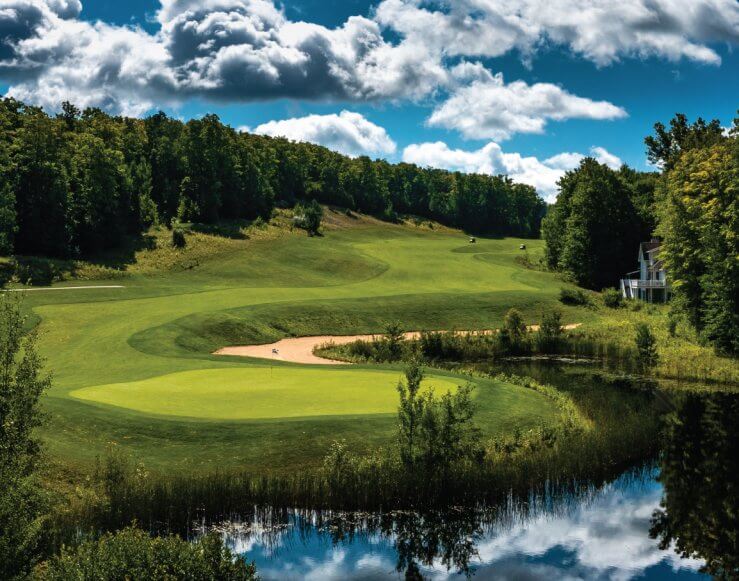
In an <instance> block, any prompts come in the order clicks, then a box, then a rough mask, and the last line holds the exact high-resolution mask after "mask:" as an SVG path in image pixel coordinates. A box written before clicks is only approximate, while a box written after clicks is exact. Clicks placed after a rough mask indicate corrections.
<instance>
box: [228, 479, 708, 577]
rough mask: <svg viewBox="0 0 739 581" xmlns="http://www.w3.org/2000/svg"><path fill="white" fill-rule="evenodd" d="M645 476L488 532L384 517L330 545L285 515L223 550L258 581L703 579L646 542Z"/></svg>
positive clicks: (309, 525)
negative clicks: (249, 567)
mask: <svg viewBox="0 0 739 581" xmlns="http://www.w3.org/2000/svg"><path fill="white" fill-rule="evenodd" d="M655 476H656V471H655V470H654V469H645V470H643V471H640V472H637V473H629V474H625V475H623V476H622V477H620V478H619V479H617V480H616V481H614V482H612V483H609V484H607V485H606V486H603V487H602V488H600V489H597V490H593V491H590V492H588V493H585V494H584V495H582V496H581V497H580V498H578V499H570V501H569V502H567V503H564V505H563V503H561V502H555V503H553V504H551V505H550V506H540V507H537V508H536V509H535V510H534V511H533V512H534V514H529V515H525V514H521V513H520V512H519V511H517V510H505V509H504V510H502V511H501V512H502V514H501V513H498V514H496V515H494V516H492V517H491V521H492V522H491V521H487V522H485V521H486V517H482V516H479V515H478V518H467V517H466V516H465V517H462V518H461V521H462V522H454V523H452V524H451V526H448V525H449V521H450V520H452V521H453V520H454V518H452V519H450V518H449V516H448V515H445V517H444V518H445V521H446V523H445V524H446V526H445V525H444V524H440V523H437V522H431V523H428V522H424V519H422V518H421V517H415V519H411V518H410V517H405V522H402V523H401V524H398V522H397V520H398V517H397V516H396V517H390V516H388V517H387V518H388V520H391V519H392V520H393V523H392V524H388V523H384V524H381V523H376V522H370V523H367V522H362V523H361V525H360V526H358V527H357V528H358V529H359V530H358V531H357V532H355V534H354V535H346V536H345V537H344V538H336V537H337V535H336V534H335V530H333V531H332V529H331V527H330V525H328V526H327V525H323V526H321V525H318V524H316V519H317V517H316V515H301V514H297V513H295V512H292V513H290V514H288V515H287V517H286V519H285V522H286V523H287V528H284V529H282V530H280V531H278V532H275V533H273V534H268V533H267V532H265V531H264V529H263V528H261V527H260V526H259V524H256V523H255V526H254V529H253V533H241V534H239V533H234V534H231V535H230V536H229V541H230V543H231V545H232V546H233V547H234V548H235V549H236V550H237V551H238V552H239V553H241V554H243V555H245V556H246V557H247V558H248V559H250V560H254V561H255V562H256V564H257V568H258V571H259V575H260V576H261V578H262V579H266V580H269V579H275V580H276V579H280V580H289V579H296V580H297V579H321V580H334V579H335V580H338V579H362V580H372V579H402V578H406V573H407V572H408V571H409V570H410V571H411V572H415V571H418V573H420V575H421V576H422V577H423V578H427V579H455V578H465V576H466V575H465V569H467V568H469V574H470V575H473V576H474V577H475V578H477V579H491V578H495V579H532V580H533V579H549V580H551V579H668V578H669V579H707V578H709V577H707V576H705V575H703V574H701V573H699V572H698V570H699V569H700V567H701V566H702V565H703V564H704V561H703V560H701V559H681V558H680V557H679V556H678V555H677V554H675V552H674V551H673V550H671V549H668V550H660V549H659V547H658V542H657V541H656V540H653V539H651V538H650V537H649V529H650V522H651V517H652V513H653V512H654V511H655V510H656V509H657V508H658V507H659V503H660V499H661V498H662V496H663V488H662V486H661V485H660V484H659V483H658V482H657V480H656V479H655ZM402 518H403V517H401V519H402ZM370 520H372V519H370ZM413 520H415V522H408V521H413ZM458 520H460V519H459V518H458ZM481 521H482V522H481ZM339 537H340V535H339ZM409 577H410V578H414V577H413V576H412V575H409ZM416 578H417V577H416Z"/></svg>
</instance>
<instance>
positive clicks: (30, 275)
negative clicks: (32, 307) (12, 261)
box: [15, 257, 62, 286]
mask: <svg viewBox="0 0 739 581" xmlns="http://www.w3.org/2000/svg"><path fill="white" fill-rule="evenodd" d="M15 275H16V278H17V279H18V281H20V282H21V283H23V284H30V285H31V286H49V285H50V284H51V283H52V282H54V281H56V280H61V277H62V273H61V270H60V268H59V267H58V266H57V265H56V264H55V263H54V261H52V260H49V259H46V258H36V257H24V258H19V259H18V264H17V265H16V271H15Z"/></svg>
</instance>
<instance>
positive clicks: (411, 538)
mask: <svg viewBox="0 0 739 581" xmlns="http://www.w3.org/2000/svg"><path fill="white" fill-rule="evenodd" d="M529 371H530V372H529V373H527V375H535V376H536V375H538V376H539V377H540V378H541V379H542V380H544V379H546V380H548V381H549V382H551V383H555V384H560V385H565V384H569V385H570V386H572V385H573V384H575V383H578V382H585V381H588V380H587V378H586V377H584V376H582V375H581V373H580V372H579V371H576V372H574V373H573V370H572V368H569V369H568V370H566V373H565V372H563V370H562V369H551V368H549V369H542V368H538V369H535V370H534V369H532V370H529ZM591 385H592V384H591ZM654 393H655V394H656V396H655V397H657V399H658V400H659V403H660V406H661V408H662V411H660V412H659V413H660V414H661V415H662V420H663V425H664V428H663V430H662V436H661V440H660V441H661V446H660V454H659V457H658V459H656V460H654V459H653V460H651V461H648V462H647V463H646V464H644V465H642V466H641V467H638V468H635V469H634V468H632V469H630V470H627V471H626V472H624V473H623V474H621V476H619V477H617V478H615V479H614V480H611V481H610V482H606V483H602V482H601V483H590V484H579V485H578V486H573V485H571V484H570V485H567V486H560V487H558V488H557V489H554V488H550V489H549V490H548V491H546V492H545V493H540V494H538V495H537V496H535V497H534V496H532V497H531V498H529V499H524V500H525V501H524V502H522V501H521V500H518V501H513V500H509V502H508V503H506V504H505V505H504V506H499V507H497V508H495V509H494V510H489V511H486V512H484V513H481V512H479V511H473V510H450V511H446V512H444V513H438V512H437V513H430V514H426V515H418V514H413V513H396V514H385V515H373V514H364V515H337V514H319V513H315V512H299V511H286V512H276V511H272V512H267V513H265V512H261V513H259V515H258V516H255V517H254V518H253V520H251V521H250V522H249V523H248V525H247V526H246V527H243V528H241V529H232V530H229V531H228V532H227V534H226V537H227V539H228V542H229V543H230V544H231V546H232V547H233V548H234V549H236V550H237V552H239V553H241V554H243V555H245V556H246V558H247V559H249V560H254V561H255V562H256V564H257V568H258V571H259V575H260V577H261V578H262V579H266V580H270V579H279V580H290V579H321V580H333V579H342V580H343V579H347V580H353V579H361V580H372V579H403V578H405V579H422V578H424V579H426V578H427V579H456V578H465V577H467V576H468V575H469V576H473V577H474V578H476V579H511V580H519V579H521V580H535V579H546V580H548V581H549V580H559V579H615V580H626V579H650V580H651V579H709V578H711V577H710V576H709V574H711V575H713V576H715V577H717V578H725V579H739V545H738V544H737V543H738V542H739V541H738V537H739V535H737V531H739V455H738V454H737V450H739V424H738V423H737V418H738V417H739V396H737V394H736V392H733V393H731V392H730V393H721V392H717V393H705V392H703V393H701V392H691V391H685V390H670V389H668V388H667V387H665V386H663V389H660V390H656V391H654ZM624 395H625V392H624ZM608 405H611V404H608ZM649 413H653V412H651V411H650V412H649ZM701 570H704V571H705V573H704V572H701Z"/></svg>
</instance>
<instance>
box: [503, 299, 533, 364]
mask: <svg viewBox="0 0 739 581" xmlns="http://www.w3.org/2000/svg"><path fill="white" fill-rule="evenodd" d="M527 334H528V329H527V328H526V323H524V320H523V316H522V315H521V313H520V312H518V311H517V310H516V309H511V310H509V311H508V312H507V313H506V315H505V318H504V319H503V328H502V329H501V330H500V333H498V343H499V346H500V349H501V350H502V351H503V352H509V353H521V352H524V351H526V350H527V349H528V347H529V345H528V344H527V342H526V339H527Z"/></svg>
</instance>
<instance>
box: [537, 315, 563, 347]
mask: <svg viewBox="0 0 739 581" xmlns="http://www.w3.org/2000/svg"><path fill="white" fill-rule="evenodd" d="M561 338H562V313H560V312H559V311H556V310H555V311H552V312H551V313H546V314H545V315H544V316H543V317H542V320H541V325H540V326H539V333H538V334H537V336H536V342H537V344H538V346H539V349H540V350H541V351H550V350H552V349H554V348H555V347H556V346H557V344H558V343H559V340H560V339H561Z"/></svg>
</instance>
